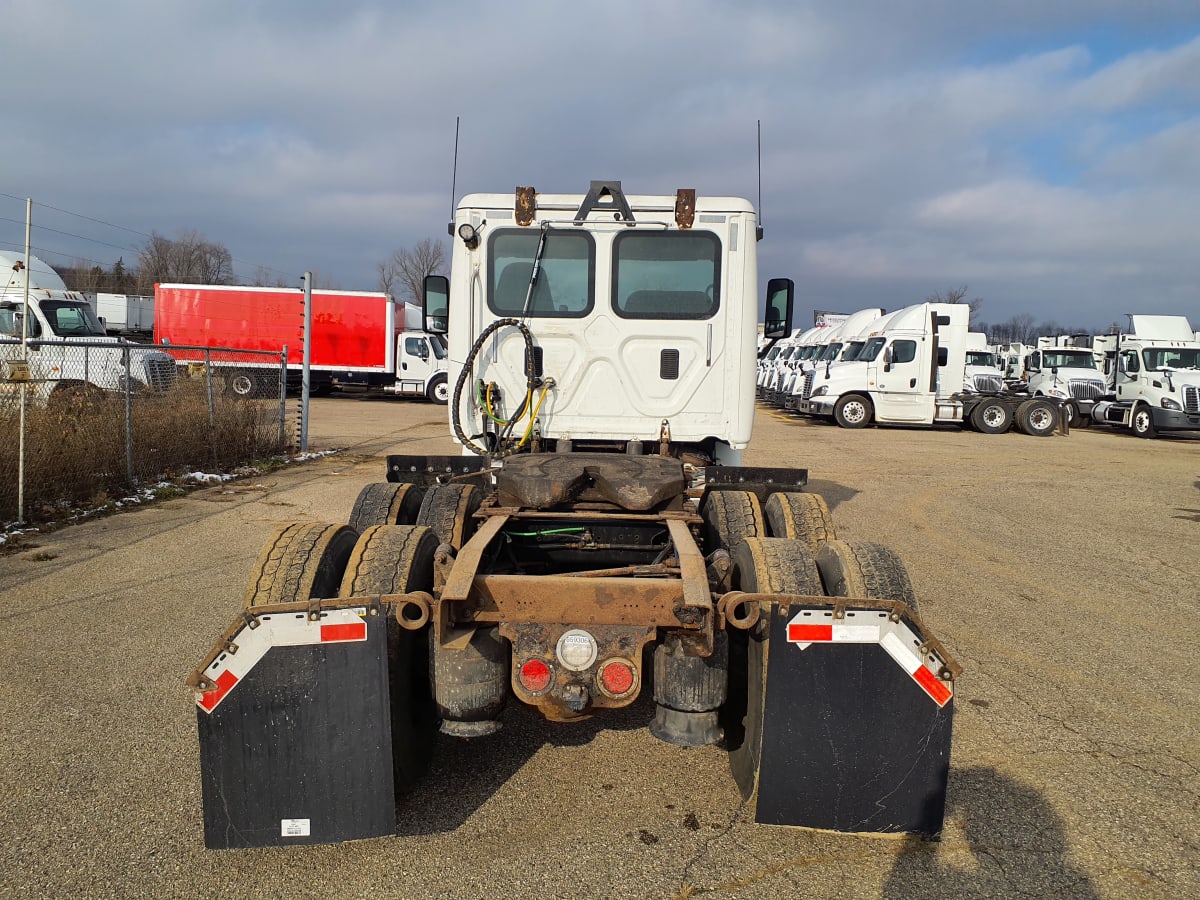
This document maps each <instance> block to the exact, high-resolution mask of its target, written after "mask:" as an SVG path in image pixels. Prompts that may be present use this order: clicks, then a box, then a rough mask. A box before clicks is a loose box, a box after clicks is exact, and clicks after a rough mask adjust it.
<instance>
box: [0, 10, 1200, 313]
mask: <svg viewBox="0 0 1200 900" xmlns="http://www.w3.org/2000/svg"><path fill="white" fill-rule="evenodd" d="M0 14H2V16H3V21H4V22H5V33H6V38H7V39H6V41H5V48H4V52H3V54H0V73H2V74H3V76H4V82H5V84H6V85H7V90H6V92H5V93H6V96H7V101H8V102H7V104H6V110H7V112H6V118H7V121H6V125H5V127H4V128H3V130H2V131H0V250H13V249H21V248H22V247H23V244H24V218H25V204H24V200H23V198H25V197H32V198H33V200H34V203H35V206H34V237H33V243H34V246H35V248H36V249H35V253H36V254H37V255H39V256H41V257H42V258H44V259H46V260H48V261H49V262H51V263H53V264H60V265H65V264H70V263H72V262H74V261H76V260H78V259H89V260H95V261H96V262H98V263H100V264H102V265H106V266H107V265H110V264H111V263H112V262H113V261H115V259H116V258H117V257H118V256H123V257H124V258H125V261H126V262H127V263H128V262H130V261H132V260H134V259H136V256H137V249H138V248H139V247H140V246H141V245H142V244H143V243H144V241H145V239H146V237H148V236H149V234H150V233H151V232H158V233H161V234H165V235H167V236H174V235H175V234H177V233H178V232H179V231H180V230H181V229H194V230H196V231H198V232H200V233H201V234H202V235H203V236H204V237H206V238H208V239H209V240H212V241H216V242H218V243H221V244H224V245H225V246H226V247H228V248H229V249H230V251H231V253H232V254H233V257H234V260H235V269H236V270H237V272H238V273H239V274H240V275H242V276H243V277H246V278H248V277H250V276H251V275H252V274H253V273H254V272H255V271H256V270H257V269H259V268H260V267H261V268H266V269H270V270H273V271H274V272H276V273H281V277H291V276H292V275H298V274H299V273H300V272H303V271H304V270H306V269H311V270H314V271H316V272H317V273H319V276H320V277H321V278H323V279H325V280H327V281H328V282H331V283H332V284H334V285H335V286H337V287H341V288H346V289H362V290H369V289H374V288H376V286H377V282H376V278H377V276H376V265H377V264H378V263H379V262H380V261H382V260H383V259H385V258H386V257H387V256H388V255H389V254H390V253H391V252H392V251H394V250H396V249H397V248H400V247H411V246H413V245H415V244H416V243H418V242H419V241H421V240H423V239H424V238H427V237H433V238H443V239H444V238H445V234H446V230H445V226H446V222H447V220H448V218H449V215H450V209H451V173H452V166H453V150H454V139H455V120H456V117H460V119H461V135H460V138H459V158H458V183H457V191H456V193H457V194H458V195H459V196H461V195H462V194H464V193H468V192H471V191H502V192H507V191H509V190H511V189H512V188H513V187H514V186H516V185H518V184H521V185H526V184H527V185H534V186H535V187H536V188H537V189H538V190H541V191H553V192H570V193H576V192H578V193H582V192H584V191H586V189H587V186H588V183H589V181H590V180H591V179H597V178H603V179H619V180H621V181H622V182H623V183H624V186H625V189H626V190H627V191H629V192H631V193H673V192H674V191H675V189H676V188H680V187H694V188H696V189H697V191H698V192H700V193H708V194H723V195H728V194H733V195H740V196H745V197H747V198H749V199H751V200H756V198H757V191H758V174H757V168H756V123H757V122H759V121H761V123H762V216H763V225H764V226H765V228H766V239H765V240H764V241H763V243H762V244H761V245H760V274H761V275H762V277H763V279H764V280H765V279H766V277H768V276H772V275H786V276H789V277H791V278H794V279H795V280H796V283H797V290H798V295H799V308H800V312H799V314H798V319H800V320H801V322H800V323H802V321H803V320H805V319H808V318H809V317H810V316H811V310H812V309H813V308H821V309H831V310H840V311H850V310H853V309H857V308H861V307H865V306H883V307H886V308H888V309H894V308H898V307H900V306H904V305H907V304H909V303H914V302H919V301H920V300H922V299H924V298H925V297H926V296H928V295H929V294H931V293H932V292H934V291H937V290H942V291H945V290H947V289H950V288H955V287H958V286H960V285H967V286H968V288H969V295H970V296H973V297H981V298H983V300H984V303H983V307H982V309H981V318H982V319H983V320H985V321H987V322H1001V321H1004V320H1006V319H1008V318H1010V317H1012V316H1014V315H1019V314H1029V315H1032V316H1034V317H1035V318H1036V319H1037V320H1039V321H1055V322H1058V323H1059V324H1061V325H1063V326H1066V327H1077V326H1086V327H1095V328H1102V327H1104V326H1106V325H1107V324H1108V323H1110V322H1113V321H1121V322H1124V321H1125V319H1124V314H1125V313H1127V312H1143V313H1162V314H1168V313H1172V314H1185V315H1188V316H1189V317H1190V318H1191V319H1192V322H1193V326H1194V327H1196V328H1200V247H1198V246H1197V245H1198V244H1200V152H1197V151H1198V149H1200V3H1197V0H990V2H979V0H840V2H835V0H828V2H804V0H740V2H724V3H720V2H711V0H641V2H629V0H602V2H593V0H573V2H563V0H559V2H543V0H531V2H522V0H509V2H506V3H496V2H492V3H479V2H476V0H458V2H456V3H423V4H419V5H415V4H409V3H404V2H390V3H386V2H377V0H336V2H324V0H205V2H202V3H201V2H191V3H182V2H170V0H165V2H164V0H109V2H105V3H95V2H91V0H86V2H85V0H0ZM800 323H798V324H800Z"/></svg>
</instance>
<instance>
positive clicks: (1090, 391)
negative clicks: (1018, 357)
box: [1025, 344, 1104, 427]
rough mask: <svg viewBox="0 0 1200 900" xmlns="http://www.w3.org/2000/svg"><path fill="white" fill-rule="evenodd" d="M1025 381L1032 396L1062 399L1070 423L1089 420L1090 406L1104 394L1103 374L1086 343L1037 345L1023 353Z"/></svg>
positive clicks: (1082, 422)
mask: <svg viewBox="0 0 1200 900" xmlns="http://www.w3.org/2000/svg"><path fill="white" fill-rule="evenodd" d="M1025 381H1026V385H1027V387H1028V389H1029V393H1031V394H1033V395H1034V396H1035V397H1053V398H1055V399H1057V400H1063V401H1065V403H1066V406H1067V409H1068V412H1069V414H1070V417H1071V419H1070V422H1071V426H1072V427H1079V426H1081V425H1086V424H1087V423H1089V422H1090V421H1091V414H1092V407H1093V406H1094V405H1095V403H1096V401H1097V400H1098V399H1100V397H1101V396H1103V394H1104V378H1103V376H1102V375H1101V374H1100V370H1099V369H1097V368H1096V357H1095V355H1094V354H1093V353H1092V351H1091V349H1090V348H1087V347H1070V346H1064V345H1061V344H1058V345H1051V346H1043V347H1039V348H1038V349H1036V350H1034V351H1033V352H1032V353H1030V354H1029V355H1028V356H1026V357H1025Z"/></svg>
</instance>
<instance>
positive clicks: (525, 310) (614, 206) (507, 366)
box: [426, 182, 786, 465]
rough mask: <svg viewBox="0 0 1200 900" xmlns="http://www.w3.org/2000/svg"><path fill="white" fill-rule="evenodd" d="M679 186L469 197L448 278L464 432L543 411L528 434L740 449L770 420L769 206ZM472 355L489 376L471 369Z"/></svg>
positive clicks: (729, 460)
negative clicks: (759, 228) (760, 260)
mask: <svg viewBox="0 0 1200 900" xmlns="http://www.w3.org/2000/svg"><path fill="white" fill-rule="evenodd" d="M693 198H694V199H693ZM668 199H670V200H672V201H673V202H666V203H664V199H663V198H661V197H642V196H626V195H625V194H623V193H622V192H621V190H620V185H619V183H603V182H598V183H594V184H593V185H592V190H591V192H590V193H589V194H587V195H586V196H584V197H581V196H578V195H562V194H536V195H534V194H533V192H532V190H529V191H527V192H526V191H525V190H524V189H518V191H517V192H516V194H515V195H514V194H471V195H468V196H466V197H464V198H463V199H462V201H461V202H460V203H459V205H458V208H457V210H456V213H455V219H454V223H453V230H454V232H455V233H456V234H457V235H458V237H459V239H458V240H455V241H454V249H453V253H452V259H451V271H452V272H453V273H454V277H453V278H452V279H451V280H450V281H449V283H448V285H447V288H446V290H447V291H448V308H449V333H448V348H449V356H450V360H451V365H450V372H449V375H450V384H452V385H454V392H453V396H452V397H451V400H450V417H451V423H452V430H453V431H454V434H455V436H456V439H457V440H458V441H459V442H460V443H463V444H464V445H465V444H468V443H470V444H473V445H475V446H476V447H477V448H478V447H479V446H480V444H479V442H480V441H483V442H493V443H497V444H499V443H503V442H504V441H506V440H509V439H510V438H513V437H516V435H515V434H513V433H508V434H506V433H505V431H506V429H507V428H508V426H506V425H504V424H501V423H504V422H508V421H510V420H511V419H512V418H513V417H514V416H516V415H518V413H522V414H525V413H527V414H529V417H530V419H531V421H530V423H529V425H528V426H527V427H528V430H527V431H524V432H522V433H521V435H520V437H519V438H518V440H525V441H538V442H539V443H541V444H542V445H543V446H550V447H560V448H565V447H573V448H574V449H580V448H586V447H604V448H608V447H610V446H611V445H613V444H614V443H619V444H621V445H623V446H626V447H627V448H629V452H637V449H638V448H639V447H649V445H653V446H654V447H658V446H660V445H671V446H677V447H681V448H684V447H685V448H688V450H689V451H691V452H695V453H697V454H699V455H700V456H702V457H703V458H705V459H707V460H710V461H714V462H720V463H725V464H731V465H736V464H738V463H739V462H740V458H741V451H742V449H743V448H745V447H746V445H747V443H748V442H749V439H750V432H751V427H752V423H753V418H754V393H755V385H754V379H753V377H752V376H751V374H750V373H752V372H754V366H755V360H756V349H757V348H756V336H757V333H758V322H757V308H758V304H757V302H756V295H757V278H758V272H757V266H756V254H755V246H754V244H755V238H756V222H755V214H754V210H753V207H752V206H751V205H750V204H749V203H747V202H746V201H745V200H742V199H735V198H724V197H703V198H698V197H695V195H694V194H692V195H691V197H690V198H689V196H688V195H687V193H686V192H684V193H682V194H681V196H680V198H678V199H676V198H668ZM692 202H694V204H695V206H694V207H689V204H690V203H692ZM584 223H586V225H587V228H582V227H580V225H581V224H584ZM426 303H427V305H426V315H427V317H433V313H431V311H430V307H429V300H428V297H427V301H426ZM501 322H516V323H519V325H520V326H521V327H520V328H509V329H507V330H504V331H500V326H498V325H497V323H501ZM492 326H496V331H495V332H493V333H492V334H491V336H489V339H488V340H487V342H486V344H485V345H484V346H483V348H482V349H476V350H475V351H473V349H472V348H473V346H474V345H475V343H476V341H477V339H478V336H479V335H480V334H482V333H483V332H485V331H486V330H487V329H489V328H490V327H492ZM784 327H786V324H785V326H784ZM533 336H536V341H534V340H533ZM781 355H782V354H781ZM464 366H465V367H467V368H471V367H472V366H473V367H474V371H475V373H476V374H477V376H478V378H477V383H476V384H472V385H470V386H468V385H466V384H464V383H463V382H462V380H461V379H459V373H460V371H461V370H462V368H463V367H464ZM471 435H480V436H479V437H471Z"/></svg>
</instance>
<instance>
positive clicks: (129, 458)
mask: <svg viewBox="0 0 1200 900" xmlns="http://www.w3.org/2000/svg"><path fill="white" fill-rule="evenodd" d="M132 356H133V354H132V353H130V352H129V347H127V346H126V347H122V348H121V362H122V363H124V366H125V474H126V476H127V477H128V479H129V486H130V487H131V488H132V487H133V486H134V484H136V482H135V481H134V479H133V391H132V386H131V385H130V379H131V378H132V377H133V373H132V372H131V369H132V368H133V367H132V366H131V365H130V363H131V358H132Z"/></svg>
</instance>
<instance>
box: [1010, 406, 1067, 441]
mask: <svg viewBox="0 0 1200 900" xmlns="http://www.w3.org/2000/svg"><path fill="white" fill-rule="evenodd" d="M1017 427H1018V428H1020V429H1021V431H1023V432H1024V433H1025V434H1027V435H1029V436H1030V437H1049V436H1050V435H1052V434H1054V429H1055V428H1057V427H1058V407H1057V406H1055V405H1054V404H1053V403H1051V402H1050V401H1049V400H1046V399H1043V398H1040V397H1034V398H1033V399H1032V400H1026V401H1025V402H1024V403H1022V404H1021V405H1020V406H1018V407H1017Z"/></svg>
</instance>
